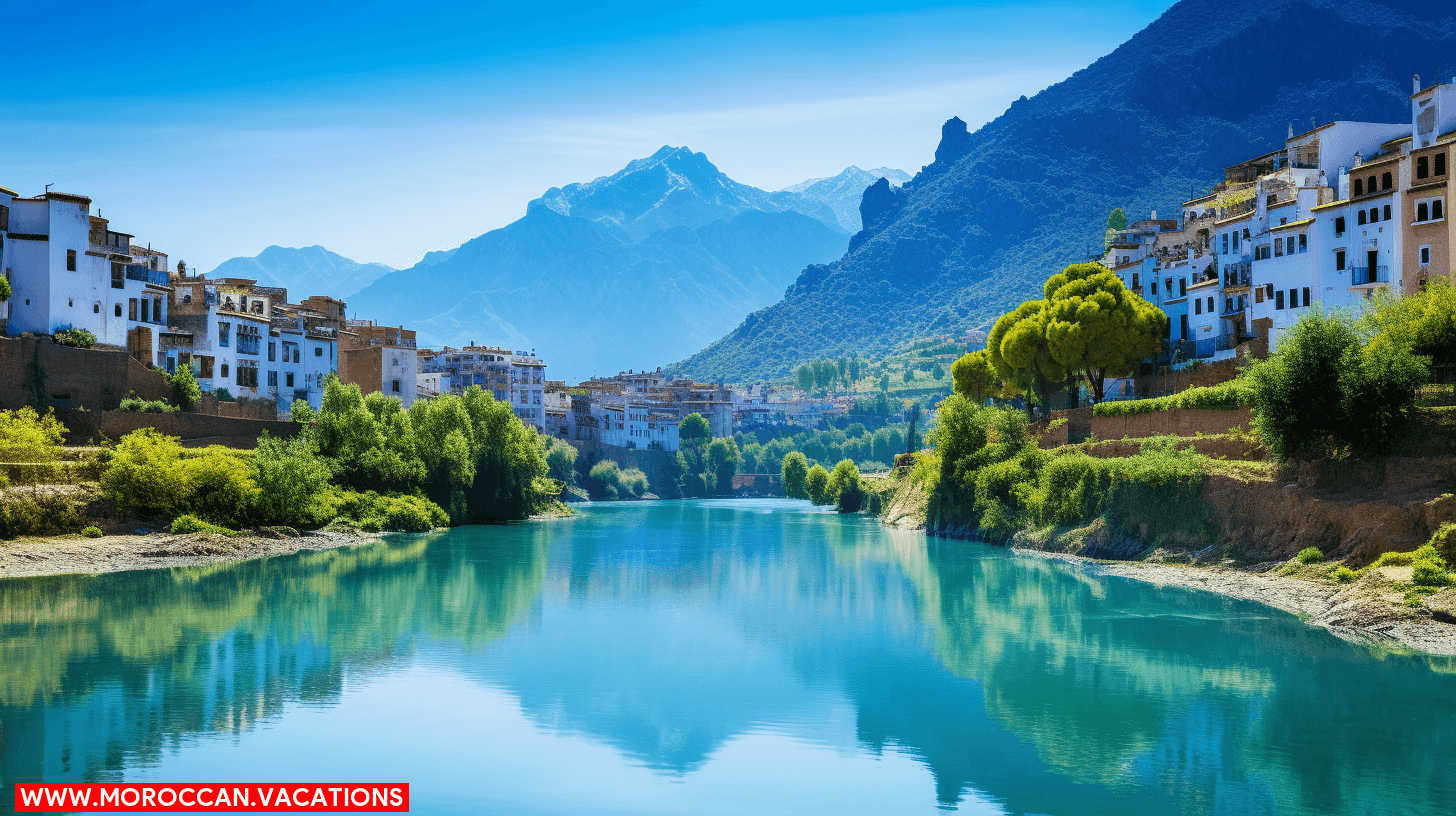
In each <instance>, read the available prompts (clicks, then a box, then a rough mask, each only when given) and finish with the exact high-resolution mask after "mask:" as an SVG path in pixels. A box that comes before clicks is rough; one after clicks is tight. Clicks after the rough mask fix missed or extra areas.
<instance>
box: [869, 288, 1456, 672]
mask: <svg viewBox="0 0 1456 816" xmlns="http://www.w3.org/2000/svg"><path fill="white" fill-rule="evenodd" d="M1077 274H1091V275H1096V274H1099V273H1096V272H1095V271H1092V270H1084V271H1080V272H1079V271H1076V270H1075V268H1073V269H1069V270H1068V274H1067V275H1066V276H1064V277H1063V278H1062V280H1063V283H1065V281H1066V278H1068V277H1070V278H1076V276H1077ZM1055 281H1056V279H1055V278H1054V279H1053V282H1052V283H1049V285H1048V289H1049V290H1050V289H1052V288H1053V283H1055ZM1049 297H1050V295H1049ZM1051 314H1052V313H1051V312H1049V311H1048V309H1047V307H1046V304H1045V303H1041V305H1039V306H1038V305H1035V304H1033V305H1028V306H1024V307H1023V308H1021V309H1018V310H1017V311H1015V312H1012V313H1010V314H1008V315H1007V316H1006V317H1005V318H1003V319H1002V322H1001V323H998V324H997V327H996V328H995V329H993V331H992V332H991V338H992V341H993V342H992V346H991V348H989V349H988V350H987V351H984V352H978V353H976V354H973V355H967V357H965V358H962V360H961V361H958V362H957V364H956V365H955V366H954V367H953V376H954V378H955V382H956V395H955V396H953V397H951V398H950V399H948V400H947V401H946V402H945V403H944V404H943V405H942V407H941V410H940V423H939V426H938V427H937V429H936V430H935V431H934V432H933V433H932V435H931V439H930V440H929V441H930V442H931V444H932V447H931V449H929V450H926V451H921V452H919V453H917V454H915V455H914V456H913V457H907V461H903V462H900V463H897V467H896V468H895V470H894V471H893V472H892V473H891V474H890V476H889V477H887V478H884V479H880V480H872V481H871V480H867V483H868V485H869V488H868V489H869V490H870V491H871V492H874V493H876V494H878V499H876V501H875V503H877V504H879V506H880V507H881V514H882V516H883V517H884V519H885V520H886V521H887V522H889V523H894V524H901V525H909V526H923V527H924V528H925V529H926V530H927V531H929V532H931V533H934V534H937V535H945V536H954V537H974V538H980V539H984V540H987V541H990V542H993V543H1003V544H1007V545H1011V546H1016V547H1020V548H1025V549H1028V550H1035V551H1039V552H1047V553H1055V554H1058V555H1067V556H1073V557H1078V558H1090V559H1099V560H1102V561H1104V562H1107V563H1104V564H1102V565H1101V566H1099V567H1097V569H1099V570H1101V571H1104V572H1110V573H1116V574H1123V575H1129V576H1132V577H1138V578H1146V579H1149V580H1154V581H1159V582H1168V583H1176V584H1180V585H1188V586H1198V587H1202V588H1205V589H1211V590H1213V591H1217V592H1222V593H1224V594H1228V595H1233V596H1236V597H1246V598H1251V599H1254V600H1260V601H1263V602H1265V603H1269V604H1271V605H1273V606H1276V607H1279V608H1282V609H1287V610H1289V611H1292V612H1295V613H1298V614H1300V615H1301V617H1305V618H1307V619H1308V620H1310V621H1311V622H1312V623H1317V624H1320V625H1324V626H1327V627H1329V628H1330V629H1332V630H1333V631H1336V632H1338V633H1340V634H1343V635H1346V636H1353V637H1369V638H1375V639H1393V640H1397V641H1400V642H1403V643H1405V644H1407V645H1409V646H1411V647H1414V648H1418V649H1422V650H1426V651H1433V652H1440V653H1446V654H1451V653H1456V625H1453V624H1456V589H1453V588H1452V584H1453V582H1456V581H1453V573H1452V571H1451V566H1452V565H1456V495H1453V492H1456V411H1453V409H1452V407H1451V404H1452V403H1453V402H1456V394H1453V393H1452V389H1451V387H1450V386H1447V385H1433V384H1431V382H1430V380H1431V375H1430V372H1431V370H1432V366H1444V365H1448V364H1450V363H1452V362H1456V328H1453V327H1456V321H1453V317H1456V292H1453V291H1452V290H1451V289H1450V288H1448V287H1446V286H1444V285H1441V284H1439V283H1434V282H1433V284H1432V286H1431V287H1430V289H1429V290H1428V291H1426V292H1423V293H1420V294H1417V295H1414V296H1410V297H1406V298H1404V299H1401V300H1386V301H1379V302H1377V303H1375V304H1373V305H1372V307H1371V308H1370V309H1369V310H1367V311H1366V313H1365V314H1364V316H1363V317H1361V318H1360V319H1358V320H1356V319H1354V318H1352V317H1350V316H1347V315H1340V314H1335V315H1321V314H1319V313H1318V312H1314V313H1311V314H1308V315H1306V316H1305V317H1304V318H1303V319H1302V320H1301V321H1300V322H1299V323H1298V324H1297V325H1296V326H1295V327H1294V328H1293V329H1292V330H1290V331H1289V332H1288V333H1287V334H1286V335H1285V336H1284V337H1283V338H1282V340H1281V342H1280V344H1279V347H1278V349H1277V351H1275V353H1273V354H1272V355H1270V356H1268V357H1267V358H1265V359H1262V360H1253V359H1248V360H1245V361H1244V363H1243V365H1242V366H1241V368H1240V369H1239V370H1238V371H1237V376H1236V377H1234V379H1232V380H1230V381H1228V382H1225V383H1222V384H1219V385H1215V386H1209V387H1203V388H1195V389H1190V390H1188V391H1184V392H1182V393H1180V394H1177V395H1174V396H1172V397H1166V398H1160V399H1144V400H1135V401H1128V402H1116V403H1103V404H1100V405H1098V406H1096V408H1095V409H1093V411H1092V412H1091V413H1092V414H1093V416H1094V418H1108V422H1107V423H1104V424H1110V423H1112V422H1113V421H1114V420H1113V419H1112V418H1115V417H1119V416H1139V415H1148V423H1149V424H1148V426H1147V427H1150V428H1152V427H1157V423H1158V420H1160V419H1162V420H1165V421H1164V425H1165V426H1166V427H1169V428H1176V427H1178V426H1179V424H1180V422H1183V421H1185V420H1186V419H1187V416H1186V415H1187V414H1188V412H1198V413H1199V418H1200V422H1202V423H1203V424H1204V425H1205V426H1206V425H1207V423H1208V416H1209V415H1214V414H1217V413H1219V412H1222V413H1223V414H1224V415H1225V416H1227V417H1228V423H1227V425H1226V426H1225V429H1224V431H1223V432H1222V433H1214V434H1208V433H1203V432H1196V433H1193V434H1190V435H1178V434H1176V433H1165V434H1161V435H1157V436H1149V437H1144V438H1141V439H1122V440H1098V439H1096V438H1095V436H1093V437H1089V438H1087V439H1082V440H1076V441H1073V440H1070V439H1068V438H1067V436H1066V432H1065V430H1064V429H1063V428H1060V427H1059V422H1058V421H1057V420H1052V421H1047V419H1043V420H1042V421H1040V422H1038V423H1036V424H1035V425H1033V424H1031V423H1029V422H1028V419H1027V417H1026V416H1025V415H1024V414H1023V413H1021V412H1019V411H1015V410H1011V409H1009V408H1001V407H994V406H992V405H990V404H989V403H992V402H994V401H995V398H997V397H1005V396H1008V395H1010V394H1013V393H1023V394H1026V395H1027V396H1028V398H1029V399H1030V400H1031V401H1035V402H1037V403H1039V404H1045V400H1046V398H1047V391H1048V390H1049V389H1050V388H1051V387H1053V386H1054V385H1055V384H1057V383H1059V382H1060V381H1062V380H1064V379H1065V378H1066V376H1067V374H1068V372H1069V371H1071V370H1076V369H1081V370H1085V371H1087V372H1088V374H1089V375H1090V376H1101V375H1102V374H1104V373H1105V374H1107V375H1112V374H1118V373H1125V372H1126V371H1127V370H1128V369H1129V368H1130V366H1131V364H1130V363H1128V362H1127V361H1123V362H1117V361H1114V362H1113V363H1111V364H1109V365H1108V366H1106V367H1104V369H1102V370H1098V371H1092V370H1091V369H1088V368H1086V367H1085V366H1081V365H1078V364H1077V360H1076V359H1074V358H1075V357H1076V356H1077V355H1081V357H1082V359H1083V360H1085V359H1087V358H1088V357H1089V354H1088V349H1087V347H1086V345H1085V344H1083V345H1082V346H1081V347H1078V346H1077V344H1075V343H1069V342H1067V332H1068V330H1067V328H1066V327H1065V326H1062V327H1060V328H1057V327H1056V325H1055V323H1056V321H1055V320H1053V319H1052V317H1051ZM1038 315H1040V317H1038ZM1007 323H1010V324H1012V325H1010V326H1007V325H1003V324H1007ZM1058 331H1060V332H1062V334H1061V335H1060V336H1059V335H1058ZM998 337H999V338H1001V339H1002V342H1001V343H1000V344H999V345H997V344H996V342H995V341H996V340H997V338H998ZM1059 343H1060V344H1061V345H1060V346H1059ZM1134 353H1135V354H1136V353H1137V352H1136V350H1135V351H1134ZM1091 356H1095V355H1091ZM1084 410H1085V409H1084ZM1048 419H1049V418H1048ZM1240 421H1248V422H1249V424H1250V425H1251V427H1250V428H1248V429H1246V428H1244V427H1242V426H1241V425H1240V424H1238V423H1239V422H1240ZM1058 431H1060V433H1058ZM1111 562H1118V563H1111ZM1190 568H1195V569H1190Z"/></svg>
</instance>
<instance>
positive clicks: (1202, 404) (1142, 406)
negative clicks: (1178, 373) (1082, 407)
mask: <svg viewBox="0 0 1456 816" xmlns="http://www.w3.org/2000/svg"><path fill="white" fill-rule="evenodd" d="M1249 399H1250V393H1249V384H1248V383H1247V382H1245V381H1243V380H1241V379H1236V380H1230V381H1229V382H1226V383H1220V384H1219V385H1209V386H1203V387H1198V388H1189V389H1188V390H1186V391H1180V392H1178V393H1177V394H1173V395H1172V396H1167V397H1156V398H1153V399H1137V400H1122V401H1120V402H1099V403H1097V405H1096V406H1094V407H1093V408H1092V413H1093V414H1095V415H1096V416H1126V415H1128V414H1148V413H1152V412H1154V411H1171V410H1173V409H1175V408H1201V409H1204V410H1209V411H1237V410H1238V409H1240V408H1242V407H1244V406H1245V405H1248V404H1249Z"/></svg>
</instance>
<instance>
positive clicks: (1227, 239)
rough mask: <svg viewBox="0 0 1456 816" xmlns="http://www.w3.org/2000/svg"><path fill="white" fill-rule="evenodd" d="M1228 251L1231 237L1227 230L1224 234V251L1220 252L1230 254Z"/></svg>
mask: <svg viewBox="0 0 1456 816" xmlns="http://www.w3.org/2000/svg"><path fill="white" fill-rule="evenodd" d="M1228 251H1229V237H1228V233H1227V232H1225V233H1224V234H1223V252H1222V253H1220V254H1223V255H1227V254H1228Z"/></svg>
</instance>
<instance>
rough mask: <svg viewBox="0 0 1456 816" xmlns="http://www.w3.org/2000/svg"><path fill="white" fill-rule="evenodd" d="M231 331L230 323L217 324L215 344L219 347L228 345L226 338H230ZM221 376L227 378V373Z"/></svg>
mask: <svg viewBox="0 0 1456 816" xmlns="http://www.w3.org/2000/svg"><path fill="white" fill-rule="evenodd" d="M231 331H232V324H231V323H219V324H217V344H218V345H219V346H226V345H228V338H229V337H230V333H231ZM222 375H223V376H224V377H226V376H227V372H226V371H224V372H223V374H222Z"/></svg>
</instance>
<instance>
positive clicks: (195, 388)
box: [167, 365, 202, 411]
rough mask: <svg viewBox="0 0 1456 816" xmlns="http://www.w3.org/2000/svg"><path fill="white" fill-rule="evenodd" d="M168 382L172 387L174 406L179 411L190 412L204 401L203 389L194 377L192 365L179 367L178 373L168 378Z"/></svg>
mask: <svg viewBox="0 0 1456 816" xmlns="http://www.w3.org/2000/svg"><path fill="white" fill-rule="evenodd" d="M167 382H169V383H170V384H171V385H172V404H173V405H174V406H176V407H177V408H178V409H179V410H182V411H190V410H192V407H193V406H194V405H196V404H197V403H199V402H201V401H202V388H201V387H200V386H199V385H198V384H197V378H196V377H194V376H193V375H192V366H191V365H184V366H181V367H179V368H178V369H177V373H175V374H173V375H171V376H170V377H168V378H167Z"/></svg>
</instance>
